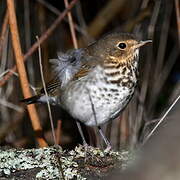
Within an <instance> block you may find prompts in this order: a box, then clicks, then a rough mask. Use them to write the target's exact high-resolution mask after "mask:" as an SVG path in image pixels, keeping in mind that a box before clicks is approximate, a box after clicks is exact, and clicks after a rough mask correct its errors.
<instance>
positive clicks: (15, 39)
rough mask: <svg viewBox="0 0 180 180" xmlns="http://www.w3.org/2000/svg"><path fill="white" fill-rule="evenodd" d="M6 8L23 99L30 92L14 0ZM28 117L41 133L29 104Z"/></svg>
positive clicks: (43, 141)
mask: <svg viewBox="0 0 180 180" xmlns="http://www.w3.org/2000/svg"><path fill="white" fill-rule="evenodd" d="M7 8H8V13H9V25H10V31H11V36H12V44H13V49H14V54H15V59H16V64H17V68H18V72H19V78H20V83H21V87H22V91H23V95H24V97H25V98H28V97H31V96H32V94H31V91H30V89H29V82H28V80H27V74H26V70H25V65H24V62H23V55H22V51H21V45H20V39H19V33H18V27H17V21H16V14H15V7H14V0H7ZM27 109H28V112H29V116H30V118H31V122H32V126H33V129H34V131H35V132H42V128H41V125H40V120H39V117H38V114H37V111H36V108H35V105H34V104H31V105H29V106H28V107H27ZM37 141H38V143H39V146H40V147H44V146H47V143H46V142H45V140H44V139H43V138H42V136H39V137H37Z"/></svg>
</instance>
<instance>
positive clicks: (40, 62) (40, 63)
mask: <svg viewBox="0 0 180 180" xmlns="http://www.w3.org/2000/svg"><path fill="white" fill-rule="evenodd" d="M36 38H37V41H38V42H39V38H38V37H36ZM38 53H39V66H40V73H41V80H42V84H43V89H44V92H45V96H46V99H47V107H48V113H49V119H50V123H51V130H52V136H53V140H54V144H57V142H56V135H55V130H54V124H53V118H52V113H51V107H50V103H49V100H48V97H49V96H48V93H47V90H46V83H45V80H44V74H43V67H42V56H41V47H40V44H39V48H38Z"/></svg>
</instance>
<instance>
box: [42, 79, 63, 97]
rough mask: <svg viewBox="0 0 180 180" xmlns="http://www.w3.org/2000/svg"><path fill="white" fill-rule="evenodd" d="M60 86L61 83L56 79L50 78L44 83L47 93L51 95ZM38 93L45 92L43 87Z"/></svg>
mask: <svg viewBox="0 0 180 180" xmlns="http://www.w3.org/2000/svg"><path fill="white" fill-rule="evenodd" d="M59 87H61V83H60V82H59V81H58V80H57V78H56V79H53V80H51V81H50V82H48V83H47V84H46V90H47V93H48V94H49V95H50V96H51V95H54V94H56V93H57V90H58V89H59ZM40 94H45V92H44V88H42V89H41V90H40Z"/></svg>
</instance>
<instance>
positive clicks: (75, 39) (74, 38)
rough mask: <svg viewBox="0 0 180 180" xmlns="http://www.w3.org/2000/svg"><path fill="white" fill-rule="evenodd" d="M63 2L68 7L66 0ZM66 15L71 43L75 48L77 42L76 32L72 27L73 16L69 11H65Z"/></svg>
mask: <svg viewBox="0 0 180 180" xmlns="http://www.w3.org/2000/svg"><path fill="white" fill-rule="evenodd" d="M64 4H65V7H66V8H68V6H69V3H68V0H64ZM67 15H68V21H69V27H70V31H71V37H72V41H73V45H74V48H75V49H77V48H78V43H77V38H76V33H75V29H74V23H73V18H72V15H71V12H70V11H69V12H68V13H67Z"/></svg>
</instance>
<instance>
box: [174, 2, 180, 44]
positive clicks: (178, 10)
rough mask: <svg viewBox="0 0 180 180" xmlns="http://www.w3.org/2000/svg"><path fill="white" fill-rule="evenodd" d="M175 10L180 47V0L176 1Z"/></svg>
mask: <svg viewBox="0 0 180 180" xmlns="http://www.w3.org/2000/svg"><path fill="white" fill-rule="evenodd" d="M175 8H176V19H177V29H178V38H179V45H180V4H179V0H175Z"/></svg>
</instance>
